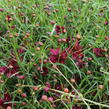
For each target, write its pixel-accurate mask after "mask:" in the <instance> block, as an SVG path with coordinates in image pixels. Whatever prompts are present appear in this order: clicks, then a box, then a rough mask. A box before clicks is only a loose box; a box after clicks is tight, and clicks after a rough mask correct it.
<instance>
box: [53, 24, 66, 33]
mask: <svg viewBox="0 0 109 109" xmlns="http://www.w3.org/2000/svg"><path fill="white" fill-rule="evenodd" d="M55 32H56V34H62V33H66V29H65V28H64V27H63V26H59V25H57V26H56V28H55Z"/></svg>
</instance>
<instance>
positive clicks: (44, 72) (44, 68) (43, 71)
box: [42, 67, 49, 76]
mask: <svg viewBox="0 0 109 109" xmlns="http://www.w3.org/2000/svg"><path fill="white" fill-rule="evenodd" d="M48 72H49V70H48V68H47V67H43V69H42V75H43V76H47V74H48Z"/></svg>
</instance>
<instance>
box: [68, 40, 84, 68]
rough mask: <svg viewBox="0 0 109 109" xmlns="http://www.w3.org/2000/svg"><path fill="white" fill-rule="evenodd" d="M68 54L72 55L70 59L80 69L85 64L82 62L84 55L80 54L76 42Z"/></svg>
mask: <svg viewBox="0 0 109 109" xmlns="http://www.w3.org/2000/svg"><path fill="white" fill-rule="evenodd" d="M69 53H70V54H72V58H73V59H74V60H75V61H76V64H77V66H79V67H80V68H82V67H83V65H84V64H85V62H84V61H83V60H82V59H83V58H84V54H83V53H82V47H81V46H80V45H79V42H78V41H76V43H75V45H74V46H73V48H71V49H70V50H69Z"/></svg>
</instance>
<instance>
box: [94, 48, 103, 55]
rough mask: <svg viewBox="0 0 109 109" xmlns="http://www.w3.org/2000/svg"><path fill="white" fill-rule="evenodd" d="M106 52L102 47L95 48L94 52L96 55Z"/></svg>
mask: <svg viewBox="0 0 109 109" xmlns="http://www.w3.org/2000/svg"><path fill="white" fill-rule="evenodd" d="M103 52H104V50H103V49H101V48H93V53H94V54H95V55H96V56H104V55H103V54H102V53H103Z"/></svg>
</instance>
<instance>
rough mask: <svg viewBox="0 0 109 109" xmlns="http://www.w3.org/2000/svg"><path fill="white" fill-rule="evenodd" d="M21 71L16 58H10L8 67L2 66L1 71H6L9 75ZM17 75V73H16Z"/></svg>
mask: <svg viewBox="0 0 109 109" xmlns="http://www.w3.org/2000/svg"><path fill="white" fill-rule="evenodd" d="M18 71H19V66H18V64H17V61H16V60H14V59H10V60H9V62H8V67H0V72H1V73H5V74H6V76H7V77H10V76H11V75H13V74H15V73H17V72H18ZM15 76H17V75H15Z"/></svg>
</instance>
